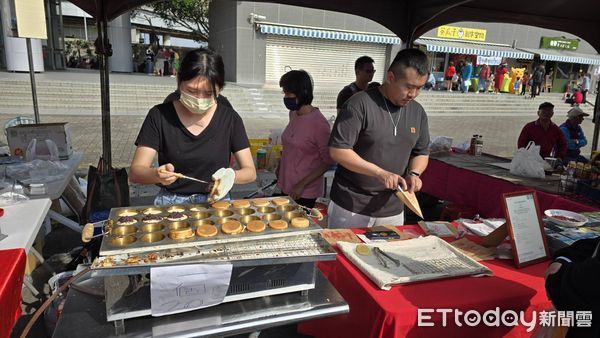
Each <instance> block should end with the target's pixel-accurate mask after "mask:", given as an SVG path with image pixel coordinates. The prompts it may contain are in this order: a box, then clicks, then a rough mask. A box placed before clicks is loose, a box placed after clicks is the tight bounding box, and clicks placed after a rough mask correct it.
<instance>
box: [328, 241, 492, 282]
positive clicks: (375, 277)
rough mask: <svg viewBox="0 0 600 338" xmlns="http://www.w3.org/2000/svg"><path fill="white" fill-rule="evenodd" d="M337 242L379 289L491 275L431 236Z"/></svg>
mask: <svg viewBox="0 0 600 338" xmlns="http://www.w3.org/2000/svg"><path fill="white" fill-rule="evenodd" d="M337 245H338V248H340V250H341V251H342V253H343V254H344V255H345V256H346V257H347V258H348V259H349V260H350V261H351V262H352V263H354V265H356V266H357V267H358V268H359V270H361V271H362V272H363V273H364V274H365V275H367V276H368V277H369V278H370V279H371V280H372V281H373V282H374V283H375V284H376V285H377V286H378V287H379V288H381V289H383V290H389V289H390V288H391V287H392V285H395V284H406V283H412V282H419V281H426V280H433V279H441V278H448V277H457V276H467V275H479V276H491V275H492V271H491V270H490V269H488V268H487V267H485V266H484V265H482V264H480V263H478V262H476V261H475V260H473V259H472V258H470V257H468V256H467V255H465V254H463V253H462V252H460V251H459V250H458V249H456V248H454V247H452V246H451V245H450V244H448V243H446V242H445V241H444V240H442V239H439V238H437V237H435V236H427V237H420V238H415V239H410V240H406V241H399V242H388V243H373V244H356V243H346V242H338V243H337ZM357 246H367V247H368V248H369V250H368V254H366V255H365V254H359V253H358V252H357ZM361 251H364V250H361ZM382 252H383V254H384V255H385V256H387V257H383V258H382V259H383V260H384V262H385V264H386V265H387V267H386V266H384V265H382V262H381V261H380V259H381V258H380V257H381V256H382V255H381V253H382ZM388 257H391V258H392V259H394V260H396V262H398V264H395V263H394V261H393V260H390V259H389V258H388Z"/></svg>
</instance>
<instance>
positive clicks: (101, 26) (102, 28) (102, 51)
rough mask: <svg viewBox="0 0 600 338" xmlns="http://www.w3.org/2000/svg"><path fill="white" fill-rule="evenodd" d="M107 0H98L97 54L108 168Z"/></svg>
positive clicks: (110, 53)
mask: <svg viewBox="0 0 600 338" xmlns="http://www.w3.org/2000/svg"><path fill="white" fill-rule="evenodd" d="M105 5H106V4H105V0H96V7H97V8H101V11H102V13H101V15H100V17H99V18H98V20H97V27H98V38H97V39H96V42H95V45H96V54H98V55H99V56H100V58H99V68H100V98H101V101H100V102H101V107H102V158H103V160H104V164H105V165H107V167H106V168H110V167H111V166H112V154H111V142H110V140H111V131H110V92H109V80H108V75H109V65H108V61H109V57H110V56H111V55H112V46H111V45H110V43H109V41H108V31H107V25H108V20H107V18H106V12H105V8H106V7H105Z"/></svg>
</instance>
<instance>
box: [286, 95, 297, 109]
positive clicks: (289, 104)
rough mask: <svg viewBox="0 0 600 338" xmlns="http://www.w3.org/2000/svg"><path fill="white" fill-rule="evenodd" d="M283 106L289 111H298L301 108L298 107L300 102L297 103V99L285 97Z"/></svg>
mask: <svg viewBox="0 0 600 338" xmlns="http://www.w3.org/2000/svg"><path fill="white" fill-rule="evenodd" d="M283 104H284V105H285V107H286V108H287V109H289V110H292V111H294V110H298V108H300V107H299V106H298V102H297V101H296V98H295V97H284V98H283Z"/></svg>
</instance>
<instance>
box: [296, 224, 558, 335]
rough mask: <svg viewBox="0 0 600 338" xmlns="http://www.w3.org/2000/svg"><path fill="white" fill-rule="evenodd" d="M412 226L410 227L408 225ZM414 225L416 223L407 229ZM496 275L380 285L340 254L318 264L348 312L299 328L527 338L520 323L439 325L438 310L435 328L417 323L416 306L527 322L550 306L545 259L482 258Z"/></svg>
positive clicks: (338, 332) (325, 331) (320, 331)
mask: <svg viewBox="0 0 600 338" xmlns="http://www.w3.org/2000/svg"><path fill="white" fill-rule="evenodd" d="M409 227H410V226H409ZM411 228H413V229H414V227H411ZM482 263H483V264H484V265H486V266H488V267H489V268H490V269H491V270H492V271H493V272H494V275H493V276H491V277H461V278H453V279H445V280H436V281H428V282H422V283H416V284H407V285H401V286H394V287H392V289H391V290H389V291H383V290H380V289H378V288H377V287H376V286H375V284H373V282H371V280H370V279H369V278H368V277H367V276H365V275H364V274H363V273H362V272H360V270H358V269H357V268H356V267H355V266H354V265H353V264H352V263H351V262H350V261H348V260H347V259H346V258H345V256H344V255H343V254H339V255H338V259H337V261H334V262H321V263H319V268H320V269H321V271H322V272H323V273H324V275H325V276H326V277H327V279H328V280H329V281H330V282H331V283H332V284H333V286H334V287H335V288H336V289H337V290H338V292H340V294H341V295H342V296H343V297H344V299H345V300H346V301H347V302H348V304H349V306H350V313H349V314H347V315H342V316H335V317H330V318H327V319H322V320H316V321H311V322H305V323H302V324H300V326H299V329H300V331H301V332H302V333H304V334H309V335H313V336H315V337H324V338H325V337H327V338H333V337H360V338H366V337H385V338H389V337H427V338H431V337H461V338H466V337H486V338H492V337H530V336H531V333H527V331H526V327H524V326H514V327H507V326H500V327H487V326H485V325H479V326H475V327H467V326H465V325H464V321H461V322H462V323H463V326H462V327H458V326H456V325H455V324H454V319H453V318H454V317H450V316H449V317H448V323H447V326H446V327H444V326H442V316H441V313H437V314H432V315H433V317H432V319H431V321H433V322H434V323H435V326H433V327H419V326H418V325H417V310H418V309H419V308H420V309H458V310H460V311H463V312H464V311H468V310H476V311H478V312H479V313H480V314H483V313H484V312H485V311H487V310H494V309H496V307H498V308H500V310H515V311H521V310H523V311H525V318H526V319H528V320H530V319H531V316H532V314H533V311H542V310H545V309H549V308H550V306H551V303H550V301H549V300H548V299H547V297H546V292H545V288H544V278H543V274H544V271H545V269H546V267H547V265H548V263H547V262H544V263H539V264H536V265H532V266H528V267H525V268H522V269H516V268H515V267H514V265H513V262H512V261H510V260H508V261H506V260H492V261H486V262H482Z"/></svg>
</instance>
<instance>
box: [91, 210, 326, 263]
mask: <svg viewBox="0 0 600 338" xmlns="http://www.w3.org/2000/svg"><path fill="white" fill-rule="evenodd" d="M231 202H233V201H231ZM148 212H154V213H156V215H157V216H158V217H160V218H161V220H160V222H158V223H147V222H144V220H143V219H144V216H146V214H147V213H148ZM172 212H180V213H181V214H182V215H184V217H185V219H184V220H179V221H176V220H172V219H171V220H169V219H168V217H169V215H170V213H172ZM123 215H132V216H131V217H133V220H134V221H135V223H133V224H130V225H123V224H120V223H119V218H120V217H122V216H123ZM294 217H305V218H307V219H308V220H309V226H308V227H305V228H295V227H292V226H291V219H292V218H294ZM277 219H282V220H285V221H287V222H288V228H287V229H283V230H275V229H272V228H270V227H269V225H268V221H271V220H277ZM228 220H237V221H240V222H241V223H242V226H243V227H244V231H243V232H242V233H239V234H235V235H229V234H225V233H223V232H222V231H221V224H222V223H224V222H226V221H228ZM251 220H263V221H265V223H266V224H267V225H266V229H265V231H263V232H249V231H246V230H245V226H246V224H247V223H248V222H249V221H251ZM206 223H209V224H213V225H215V227H216V228H217V230H218V231H217V235H216V236H212V237H200V236H197V235H196V227H197V226H199V225H202V224H206ZM184 227H190V228H191V230H192V232H193V236H192V237H190V238H188V239H178V240H176V239H172V238H171V237H169V231H170V229H171V228H176V229H181V228H184ZM321 230H322V229H321V227H320V226H319V225H318V224H316V223H315V222H314V221H313V219H312V218H311V217H307V215H306V213H305V212H304V211H303V210H302V209H300V208H299V206H298V205H297V204H296V203H294V202H293V200H291V199H290V204H288V205H283V206H275V205H274V204H273V203H270V204H269V206H265V207H255V206H250V207H249V208H241V209H236V208H234V207H233V205H232V206H230V207H229V208H227V209H220V210H216V209H214V208H212V207H211V206H210V205H209V204H197V205H170V206H162V207H156V206H137V207H129V208H113V209H111V212H110V216H109V221H108V222H107V225H106V227H105V235H104V236H103V239H102V245H101V247H100V255H101V256H106V255H114V254H124V253H140V252H147V251H156V250H164V249H172V248H183V247H195V246H201V245H210V244H224V243H232V242H238V241H248V240H258V239H268V238H277V237H285V236H291V235H299V234H310V233H317V232H320V231H321Z"/></svg>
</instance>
